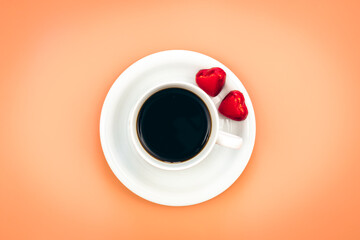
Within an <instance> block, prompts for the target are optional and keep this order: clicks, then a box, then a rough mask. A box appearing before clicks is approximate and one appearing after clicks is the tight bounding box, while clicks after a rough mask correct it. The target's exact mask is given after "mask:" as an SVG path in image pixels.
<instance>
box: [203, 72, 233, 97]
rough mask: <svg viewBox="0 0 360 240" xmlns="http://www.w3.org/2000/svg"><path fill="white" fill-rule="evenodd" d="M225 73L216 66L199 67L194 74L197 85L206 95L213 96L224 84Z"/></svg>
mask: <svg viewBox="0 0 360 240" xmlns="http://www.w3.org/2000/svg"><path fill="white" fill-rule="evenodd" d="M225 78H226V73H225V72H224V70H222V69H221V68H218V67H214V68H210V69H201V70H200V71H199V72H198V73H197V74H196V83H197V85H198V86H199V87H200V88H201V89H202V90H204V92H206V93H207V94H208V95H210V96H212V97H215V96H216V95H218V94H219V92H220V91H221V89H222V88H223V87H224V84H225Z"/></svg>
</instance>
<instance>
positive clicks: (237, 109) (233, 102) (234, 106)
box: [219, 90, 248, 121]
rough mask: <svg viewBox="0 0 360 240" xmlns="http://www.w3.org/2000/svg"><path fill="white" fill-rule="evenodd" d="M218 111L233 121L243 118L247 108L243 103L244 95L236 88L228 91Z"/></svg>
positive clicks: (245, 115) (246, 113)
mask: <svg viewBox="0 0 360 240" xmlns="http://www.w3.org/2000/svg"><path fill="white" fill-rule="evenodd" d="M219 112H220V113H221V114H222V115H224V116H225V117H228V118H230V119H232V120H235V121H242V120H245V119H246V117H247V115H248V109H247V107H246V105H245V98H244V95H243V94H242V93H241V92H240V91H237V90H234V91H231V92H229V93H228V95H226V97H225V98H224V100H223V101H222V102H221V104H220V106H219Z"/></svg>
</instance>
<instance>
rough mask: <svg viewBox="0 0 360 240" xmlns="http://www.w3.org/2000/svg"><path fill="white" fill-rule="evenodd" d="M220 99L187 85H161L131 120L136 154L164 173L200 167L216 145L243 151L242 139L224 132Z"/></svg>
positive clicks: (142, 99) (139, 104)
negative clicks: (218, 106) (219, 104)
mask: <svg viewBox="0 0 360 240" xmlns="http://www.w3.org/2000/svg"><path fill="white" fill-rule="evenodd" d="M216 101H217V99H216V98H211V97H209V96H208V95H207V94H206V93H205V92H204V91H203V90H202V89H201V88H199V87H198V86H196V85H194V84H191V83H186V82H169V83H165V84H160V85H158V86H155V87H154V88H152V89H150V90H148V91H147V92H145V93H144V94H143V95H142V96H141V97H140V98H139V100H138V101H137V102H136V104H135V106H134V107H133V109H132V111H131V113H130V118H129V136H130V141H131V143H132V145H133V146H134V149H135V151H136V152H137V153H138V154H139V155H140V156H141V158H142V159H144V160H145V161H146V162H147V163H149V164H151V165H152V166H155V167H157V168H160V169H164V170H183V169H187V168H190V167H192V166H195V165H196V164H198V163H200V162H201V161H203V160H204V159H206V157H207V156H208V155H209V154H210V153H211V151H212V150H213V148H214V146H215V144H218V145H221V146H223V147H227V148H233V149H239V148H240V147H241V145H242V142H243V140H242V138H241V137H239V136H236V135H233V134H231V133H228V132H224V131H221V130H220V127H219V121H220V119H219V112H218V110H217V108H216V106H215V103H214V102H216Z"/></svg>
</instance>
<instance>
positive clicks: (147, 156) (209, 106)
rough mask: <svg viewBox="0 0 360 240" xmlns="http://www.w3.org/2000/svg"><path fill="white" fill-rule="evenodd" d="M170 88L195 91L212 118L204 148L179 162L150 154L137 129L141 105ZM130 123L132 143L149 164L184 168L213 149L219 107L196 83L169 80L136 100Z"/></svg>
mask: <svg viewBox="0 0 360 240" xmlns="http://www.w3.org/2000/svg"><path fill="white" fill-rule="evenodd" d="M168 88H182V89H185V90H188V91H191V92H192V93H194V94H195V95H196V96H198V97H199V98H200V99H201V100H202V101H203V102H204V104H205V105H206V107H207V109H208V111H209V115H210V119H211V131H210V134H209V138H208V140H207V143H206V144H205V146H204V147H203V149H202V150H201V151H200V152H199V153H198V154H196V155H195V156H194V157H192V158H190V159H188V160H185V161H183V162H179V163H170V162H164V161H161V160H159V159H156V158H155V157H153V156H152V155H151V154H149V153H148V152H147V151H146V150H145V149H144V147H143V146H142V144H141V142H140V140H139V137H138V134H137V129H136V125H137V117H138V113H139V111H140V109H141V107H142V106H143V104H144V103H145V101H146V100H147V99H148V98H149V97H150V96H152V95H153V94H155V93H156V92H158V91H161V90H164V89H168ZM129 125H130V127H129V131H130V134H129V135H130V138H131V142H132V145H133V146H134V147H135V150H136V152H137V153H138V154H139V155H140V156H141V157H142V159H144V160H145V161H146V162H148V163H149V164H151V165H153V166H155V167H157V168H161V169H164V170H183V169H187V168H190V167H192V166H195V165H197V164H198V163H200V162H201V161H203V160H204V159H205V158H206V157H207V156H208V154H209V153H210V152H211V150H212V149H213V147H214V145H215V143H216V139H217V137H218V132H219V115H218V113H217V108H216V106H215V104H214V103H213V101H212V100H211V98H210V97H209V96H208V95H207V94H206V93H205V92H204V91H203V90H202V89H201V88H199V87H198V86H196V85H195V84H191V83H186V82H168V83H162V84H159V85H157V86H155V87H153V88H151V89H150V90H148V91H147V92H145V93H144V94H143V95H142V96H141V97H140V98H139V100H138V101H137V102H136V104H135V106H134V107H133V109H132V111H131V113H130V118H129Z"/></svg>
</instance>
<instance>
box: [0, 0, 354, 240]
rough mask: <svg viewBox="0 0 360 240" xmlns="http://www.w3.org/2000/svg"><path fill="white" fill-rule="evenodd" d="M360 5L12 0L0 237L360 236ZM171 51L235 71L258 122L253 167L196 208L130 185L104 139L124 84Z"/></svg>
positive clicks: (0, 158)
mask: <svg viewBox="0 0 360 240" xmlns="http://www.w3.org/2000/svg"><path fill="white" fill-rule="evenodd" d="M359 10H360V6H359V1H355V0H354V1H343V0H342V1H300V0H298V1H285V0H284V1H281V0H280V1H258V0H256V1H230V0H219V1H211V0H207V1H188V0H186V1H185V0H183V1H145V0H144V1H138V0H135V1H112V0H105V1H82V0H75V1H74V0H71V1H68V0H66V1H56V2H55V1H44V0H32V1H25V0H22V1H5V0H2V1H1V3H0V29H1V37H0V53H1V57H0V66H1V67H0V109H1V116H0V134H1V135H0V239H360V206H359V202H360V186H359V185H360V174H359V170H360V146H359V143H360V127H359V125H360V111H359V110H360V109H359V108H360V107H359V103H360V94H359V91H360V47H359V43H360V27H359V25H360V14H359ZM167 49H187V50H193V51H198V52H201V53H204V54H207V55H209V56H211V57H213V58H215V59H217V60H219V61H221V62H223V63H224V64H225V65H227V66H228V67H229V68H230V69H231V70H232V71H233V72H234V73H235V74H236V75H237V76H238V77H239V78H240V79H241V80H242V82H243V84H244V85H245V87H246V88H247V90H248V92H249V94H250V96H251V98H252V101H253V104H254V108H255V114H256V120H257V137H256V143H255V148H254V152H253V155H252V157H251V159H250V162H249V165H248V166H247V168H246V169H245V171H244V172H243V174H242V175H241V176H240V177H239V179H238V180H237V181H236V182H235V184H234V185H232V186H231V187H230V188H229V189H228V190H227V191H225V192H224V193H223V194H221V195H220V196H218V197H216V198H214V199H212V200H210V201H207V202H205V203H202V204H198V205H195V206H190V207H177V208H176V207H166V206H161V205H156V204H153V203H150V202H148V201H145V200H143V199H141V198H139V197H137V196H136V195H134V194H133V193H131V192H130V191H129V190H127V189H126V188H125V187H124V186H123V185H122V184H121V183H120V182H119V181H118V180H117V178H116V177H115V176H114V175H113V173H112V172H111V170H110V168H109V167H108V165H107V163H106V161H105V158H104V156H103V153H102V149H101V146H100V140H99V117H100V111H101V107H102V103H103V101H104V99H105V96H106V94H107V91H108V90H109V88H110V86H111V84H112V83H113V82H114V81H115V79H116V78H117V77H118V75H119V74H120V73H121V72H122V71H123V70H124V69H125V68H126V67H128V66H129V65H130V64H132V63H133V62H135V61H136V60H138V59H139V58H141V57H144V56H146V55H148V54H150V53H154V52H157V51H161V50H167ZM239 161H240V160H239Z"/></svg>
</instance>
